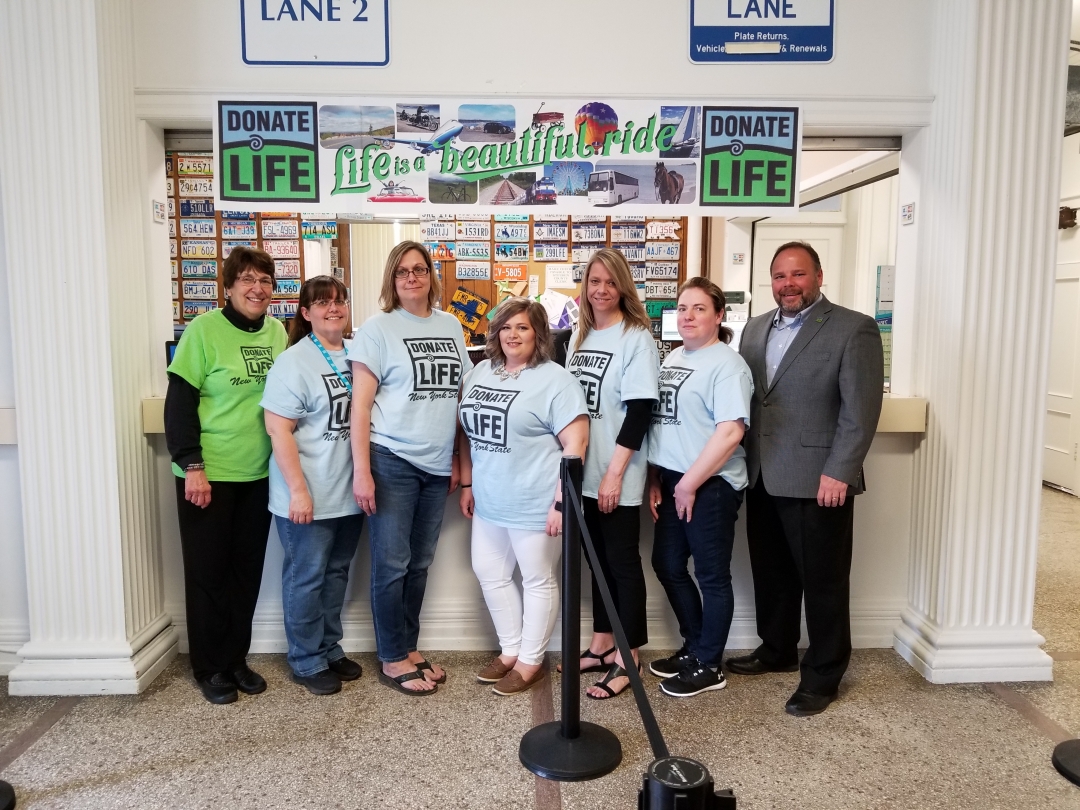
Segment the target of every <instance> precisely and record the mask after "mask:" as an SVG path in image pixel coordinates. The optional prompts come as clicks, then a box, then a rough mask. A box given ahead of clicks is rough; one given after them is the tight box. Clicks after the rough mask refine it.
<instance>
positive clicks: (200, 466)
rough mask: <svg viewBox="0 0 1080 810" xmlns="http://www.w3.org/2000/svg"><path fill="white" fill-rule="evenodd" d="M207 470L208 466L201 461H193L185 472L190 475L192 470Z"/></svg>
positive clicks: (185, 468)
mask: <svg viewBox="0 0 1080 810" xmlns="http://www.w3.org/2000/svg"><path fill="white" fill-rule="evenodd" d="M205 469H206V465H205V464H203V463H202V462H201V461H193V462H192V463H191V464H188V465H187V466H186V467H184V472H186V473H189V472H191V471H192V470H205Z"/></svg>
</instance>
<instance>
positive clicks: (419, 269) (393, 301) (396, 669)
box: [349, 242, 468, 697]
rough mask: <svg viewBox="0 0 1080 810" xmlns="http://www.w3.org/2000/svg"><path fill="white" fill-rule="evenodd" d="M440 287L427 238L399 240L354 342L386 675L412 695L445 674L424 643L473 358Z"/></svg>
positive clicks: (357, 479)
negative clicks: (442, 305)
mask: <svg viewBox="0 0 1080 810" xmlns="http://www.w3.org/2000/svg"><path fill="white" fill-rule="evenodd" d="M439 295H440V286H439V279H438V278H437V277H436V275H435V270H434V267H433V266H432V261H431V254H430V253H428V251H427V248H425V247H424V246H423V245H421V244H420V243H419V242H402V243H401V244H399V245H397V246H396V247H395V248H394V249H393V250H391V251H390V255H389V256H388V257H387V259H386V269H385V270H384V271H383V285H382V293H381V295H380V296H379V303H380V305H381V307H382V312H380V313H378V314H377V315H373V316H372V317H370V318H368V319H367V321H365V322H364V325H363V326H362V327H361V328H360V331H359V332H358V333H357V335H356V338H355V339H354V340H353V342H352V345H351V346H349V361H350V362H351V363H352V369H353V374H354V375H355V377H356V398H355V401H354V403H353V415H352V451H353V495H354V496H355V498H356V502H357V504H359V505H360V508H361V509H363V510H364V512H365V513H366V514H367V515H368V528H369V529H370V534H371V616H372V619H373V621H374V624H375V646H376V650H377V652H378V655H379V662H380V667H379V682H380V683H382V684H384V685H386V686H388V687H390V688H391V689H395V690H397V691H398V692H401V693H403V694H406V695H410V696H413V697H419V696H423V695H430V694H432V693H434V692H435V690H436V688H437V687H436V684H440V683H442V682H443V681H445V680H446V673H445V671H444V670H443V668H442V667H440V666H439V665H438V664H432V663H428V661H427V660H426V659H425V658H424V655H423V654H422V653H420V652H419V651H417V649H416V645H417V640H418V638H419V635H420V609H421V607H422V606H423V603H424V591H425V589H426V588H427V576H428V567H429V566H430V565H431V561H432V560H433V559H434V557H435V547H436V545H437V544H438V541H439V532H440V530H441V529H442V519H443V511H444V509H445V507H446V496H447V494H448V493H450V492H453V491H454V490H455V489H457V484H458V459H457V456H456V455H455V454H454V437H455V435H456V431H457V425H456V421H455V420H456V416H457V400H458V394H459V392H460V391H461V380H462V377H463V376H464V371H465V369H466V367H467V365H466V364H467V362H468V355H467V352H466V349H465V338H464V335H463V334H462V331H461V324H460V323H459V322H458V319H457V318H455V317H454V316H453V315H451V314H450V313H448V312H442V311H441V310H438V309H436V308H435V302H436V301H438V299H439Z"/></svg>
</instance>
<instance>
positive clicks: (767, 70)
mask: <svg viewBox="0 0 1080 810" xmlns="http://www.w3.org/2000/svg"><path fill="white" fill-rule="evenodd" d="M838 5H839V6H840V8H839V10H838V13H837V15H836V17H837V22H836V29H837V36H836V49H835V50H836V58H835V59H834V60H833V61H832V62H830V63H828V64H824V65H817V64H815V65H790V66H781V65H776V66H773V65H726V66H717V65H694V64H691V62H690V61H689V58H688V53H689V45H688V31H689V23H688V18H689V3H687V2H685V0H684V1H683V2H668V3H656V2H651V1H650V0H623V2H620V3H618V4H612V3H611V2H605V0H549V1H548V2H546V3H543V4H534V5H528V4H521V3H512V4H511V3H506V2H504V0H470V2H468V3H432V2H423V1H422V0H394V2H392V3H391V4H390V14H391V24H390V39H391V42H390V65H389V67H386V68H313V67H302V68H288V67H266V66H255V67H253V66H247V65H244V63H243V61H242V59H241V55H240V12H239V3H221V2H219V0H189V2H186V3H184V4H183V6H182V12H181V11H180V10H178V8H177V5H176V4H175V3H170V2H167V1H166V0H146V2H142V3H138V4H136V20H135V25H136V30H135V41H136V48H137V61H136V72H137V79H136V86H137V88H138V92H139V93H140V94H142V95H143V96H144V101H145V108H146V109H150V108H151V107H153V108H156V109H159V110H160V112H161V113H162V114H165V115H170V114H171V115H173V116H177V115H180V116H184V115H196V116H199V117H202V118H204V119H206V120H209V118H210V116H211V115H212V113H213V108H212V107H211V106H210V105H209V104H206V105H205V106H203V107H201V109H200V108H198V107H197V106H195V104H203V103H204V102H203V101H201V100H198V99H192V101H193V102H194V104H193V105H192V106H190V107H186V106H185V104H186V102H185V100H184V99H183V98H182V96H183V95H184V94H187V93H193V94H199V93H214V94H217V93H230V94H235V93H237V92H251V91H257V92H261V93H266V94H271V95H278V94H292V95H296V94H302V95H310V94H312V93H316V92H317V93H322V94H331V93H337V94H357V93H361V92H362V93H365V94H371V93H386V92H396V93H408V94H410V95H415V94H418V93H419V94H425V93H427V94H451V93H452V94H454V95H457V96H460V95H469V94H476V95H491V94H500V95H501V94H509V95H522V96H543V95H545V94H565V95H572V96H578V95H581V94H586V93H587V94H594V93H595V94H597V95H598V96H613V95H614V96H619V95H621V96H644V97H657V98H672V97H678V96H680V95H686V96H701V97H705V98H712V99H719V98H727V99H733V98H739V97H742V98H759V99H760V98H765V97H773V98H783V99H789V100H798V101H800V102H801V103H805V104H810V105H815V106H816V107H817V108H818V109H819V110H820V111H821V113H822V114H825V113H827V115H828V116H829V117H831V118H833V119H835V120H836V121H839V120H840V119H842V118H844V117H845V116H848V115H849V113H847V112H846V111H845V109H846V108H847V107H848V106H849V105H850V103H857V104H859V105H862V106H863V108H864V109H865V105H866V103H867V102H868V100H871V99H872V100H874V102H875V113H874V114H875V116H876V117H878V120H873V121H870V120H867V119H868V116H867V114H866V113H865V112H863V113H860V114H859V115H858V118H859V119H861V121H860V122H859V123H860V126H859V128H860V130H861V131H862V132H863V133H864V134H874V133H875V132H885V133H886V134H890V132H889V131H890V130H892V129H893V128H894V127H895V125H896V120H897V117H898V116H900V115H902V114H903V111H904V110H906V109H908V108H909V107H910V106H911V105H912V104H913V103H914V102H916V101H917V100H918V99H928V98H929V97H930V96H931V90H930V72H929V60H928V59H927V58H926V50H927V47H928V43H929V42H930V38H931V33H932V18H933V15H932V13H931V10H932V7H933V3H932V2H930V0H905V2H903V3H898V2H895V0H859V2H857V3H855V2H847V3H840V4H838ZM616 10H617V11H616ZM178 15H180V16H178ZM188 24H190V25H191V26H193V28H192V29H191V30H190V31H189V30H184V28H185V26H186V25H188ZM196 29H197V32H198V33H197V36H196V35H195V34H194V31H195V30H196ZM597 31H602V32H603V36H604V39H605V41H610V42H620V43H624V42H625V43H631V44H630V45H629V46H628V47H619V48H603V47H592V46H591V35H592V34H594V33H596V32H597ZM886 32H887V40H888V45H887V47H883V40H882V37H883V36H884V35H885V34H886ZM500 43H501V44H502V46H503V47H499V44H500ZM530 55H532V56H535V58H529V56H530ZM178 94H179V95H178ZM845 102H847V103H845ZM890 110H894V112H889V111H890ZM811 123H813V122H811ZM851 123H852V124H854V123H856V120H855V119H854V118H853V119H852V121H851ZM891 134H895V133H891Z"/></svg>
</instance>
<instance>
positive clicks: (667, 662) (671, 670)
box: [649, 646, 697, 678]
mask: <svg viewBox="0 0 1080 810" xmlns="http://www.w3.org/2000/svg"><path fill="white" fill-rule="evenodd" d="M696 660H697V659H696V658H694V655H693V653H691V652H690V651H689V650H688V649H686V647H685V646H682V647H680V648H679V651H678V652H677V653H675V654H674V655H673V656H671V657H670V658H659V659H657V660H656V661H653V662H651V663H650V664H649V672H651V673H652V674H653V675H658V676H659V677H661V678H674V677H675V676H676V675H678V674H679V673H680V672H682V670H683V668H684V667H685V666H686V665H687V664H688V663H690V662H692V661H696Z"/></svg>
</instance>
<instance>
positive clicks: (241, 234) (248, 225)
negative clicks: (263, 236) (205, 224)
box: [221, 219, 259, 239]
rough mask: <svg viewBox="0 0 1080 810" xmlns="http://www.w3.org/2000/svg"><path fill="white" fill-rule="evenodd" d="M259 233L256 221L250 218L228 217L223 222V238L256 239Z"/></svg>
mask: <svg viewBox="0 0 1080 810" xmlns="http://www.w3.org/2000/svg"><path fill="white" fill-rule="evenodd" d="M258 235H259V231H258V229H257V228H256V227H255V223H254V222H252V221H251V220H248V219H226V220H222V222H221V238H222V239H254V238H256V237H257V236H258Z"/></svg>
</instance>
